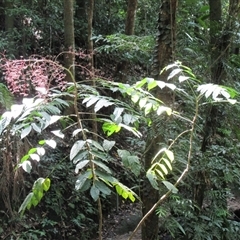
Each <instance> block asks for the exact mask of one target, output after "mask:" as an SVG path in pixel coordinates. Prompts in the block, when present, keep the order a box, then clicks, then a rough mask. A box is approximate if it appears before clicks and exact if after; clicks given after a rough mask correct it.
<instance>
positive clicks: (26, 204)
mask: <svg viewBox="0 0 240 240" xmlns="http://www.w3.org/2000/svg"><path fill="white" fill-rule="evenodd" d="M32 197H33V193H32V192H31V193H29V194H28V195H27V197H26V198H25V199H24V201H23V203H22V204H21V206H20V208H19V210H18V212H19V213H20V212H21V213H22V214H23V213H24V211H25V210H26V208H27V206H28V205H29V203H30V202H31V200H32ZM22 214H21V215H22Z"/></svg>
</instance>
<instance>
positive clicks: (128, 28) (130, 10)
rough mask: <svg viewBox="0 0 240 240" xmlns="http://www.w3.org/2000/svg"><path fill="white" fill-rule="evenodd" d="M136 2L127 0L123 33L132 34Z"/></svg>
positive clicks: (135, 0)
mask: <svg viewBox="0 0 240 240" xmlns="http://www.w3.org/2000/svg"><path fill="white" fill-rule="evenodd" d="M137 4H138V1H137V0H128V6H127V19H126V24H125V34H126V35H133V34H134V26H135V16H136V10H137Z"/></svg>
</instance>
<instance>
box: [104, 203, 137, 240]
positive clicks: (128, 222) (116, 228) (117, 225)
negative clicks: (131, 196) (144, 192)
mask: <svg viewBox="0 0 240 240" xmlns="http://www.w3.org/2000/svg"><path fill="white" fill-rule="evenodd" d="M140 219H141V206H140V204H139V203H126V204H122V205H121V206H120V207H119V208H118V209H114V210H113V211H112V212H111V213H110V214H108V215H107V217H106V218H105V219H104V222H103V226H104V227H103V239H104V240H127V239H128V238H129V236H130V234H131V232H132V231H133V230H134V229H135V227H136V226H137V224H138V223H139V221H140ZM141 239H142V237H141V228H140V229H139V230H138V231H137V233H136V234H135V235H134V237H133V239H132V240H141Z"/></svg>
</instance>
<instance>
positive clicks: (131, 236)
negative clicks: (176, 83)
mask: <svg viewBox="0 0 240 240" xmlns="http://www.w3.org/2000/svg"><path fill="white" fill-rule="evenodd" d="M198 107H199V103H198V99H197V100H196V109H195V114H194V117H193V120H192V127H191V129H190V130H188V131H190V137H189V150H188V157H187V165H186V168H185V169H184V171H183V172H182V174H181V175H180V177H179V178H178V179H177V181H176V182H175V184H174V186H175V187H177V186H178V184H179V183H180V182H181V181H182V179H183V177H184V176H185V175H186V174H187V172H188V170H189V167H190V163H191V158H192V149H193V137H194V129H195V125H196V121H197V117H198ZM185 132H186V131H184V132H183V133H185ZM183 133H182V134H183ZM182 134H180V135H182ZM171 193H172V190H169V191H168V192H167V193H165V194H164V195H162V197H161V198H160V199H159V200H158V201H157V202H156V203H155V204H154V205H153V206H152V208H151V209H150V210H149V211H148V212H147V213H146V214H145V215H144V216H143V218H142V219H141V221H140V222H139V223H138V225H137V227H136V228H135V229H134V231H133V232H132V233H131V235H130V237H129V238H128V240H131V239H133V237H134V235H135V234H136V232H137V231H138V229H139V228H140V227H141V226H142V225H143V223H144V221H145V220H146V219H147V218H148V216H149V215H150V214H152V212H153V211H154V210H155V209H156V208H157V207H158V206H159V205H160V204H161V203H162V202H163V201H164V200H165V199H166V198H167V197H168V196H169V195H170V194H171Z"/></svg>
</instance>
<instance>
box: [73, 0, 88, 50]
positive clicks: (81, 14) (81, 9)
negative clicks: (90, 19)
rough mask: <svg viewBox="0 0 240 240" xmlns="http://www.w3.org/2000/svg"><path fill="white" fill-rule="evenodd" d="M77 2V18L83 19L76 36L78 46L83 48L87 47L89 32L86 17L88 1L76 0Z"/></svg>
mask: <svg viewBox="0 0 240 240" xmlns="http://www.w3.org/2000/svg"><path fill="white" fill-rule="evenodd" d="M75 1H76V5H77V7H76V17H77V18H81V20H80V26H79V25H78V26H77V27H78V34H76V36H75V39H76V46H77V47H80V48H83V47H85V46H86V43H87V39H86V37H85V36H86V32H87V26H86V22H87V15H86V0H75Z"/></svg>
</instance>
